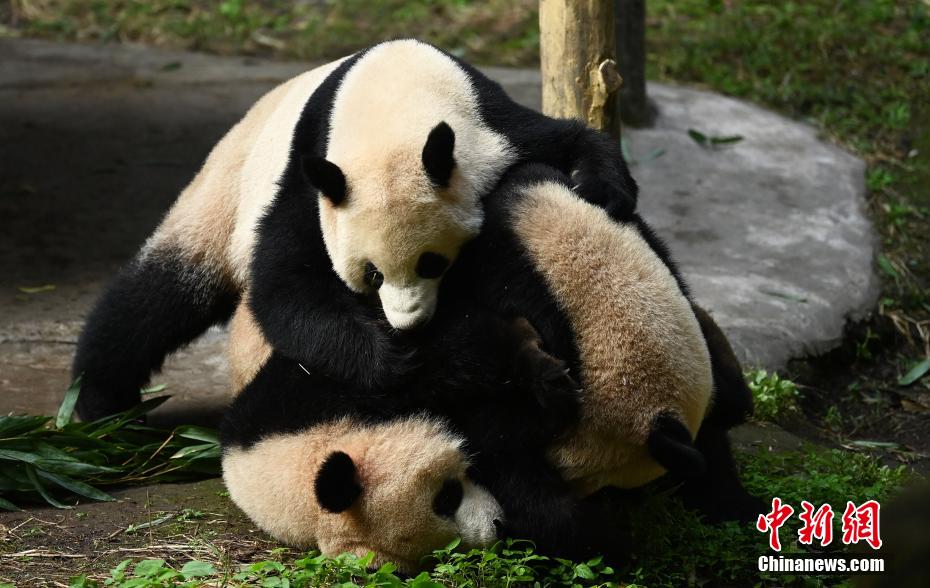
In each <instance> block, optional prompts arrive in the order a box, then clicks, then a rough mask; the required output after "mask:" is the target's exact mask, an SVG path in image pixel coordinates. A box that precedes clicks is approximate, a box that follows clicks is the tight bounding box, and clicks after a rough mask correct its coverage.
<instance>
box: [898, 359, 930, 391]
mask: <svg viewBox="0 0 930 588" xmlns="http://www.w3.org/2000/svg"><path fill="white" fill-rule="evenodd" d="M928 371H930V357H928V358H926V359H924V360H923V361H920V362H918V363H916V364H914V366H913V367H912V368H911V369H910V370H908V372H907V373H906V374H904V375H903V376H901V379H899V380H898V386H910V385H911V384H913V383H914V382H916V381H917V380H919V379H921V378H922V377H924V376H925V375H926V374H927V372H928Z"/></svg>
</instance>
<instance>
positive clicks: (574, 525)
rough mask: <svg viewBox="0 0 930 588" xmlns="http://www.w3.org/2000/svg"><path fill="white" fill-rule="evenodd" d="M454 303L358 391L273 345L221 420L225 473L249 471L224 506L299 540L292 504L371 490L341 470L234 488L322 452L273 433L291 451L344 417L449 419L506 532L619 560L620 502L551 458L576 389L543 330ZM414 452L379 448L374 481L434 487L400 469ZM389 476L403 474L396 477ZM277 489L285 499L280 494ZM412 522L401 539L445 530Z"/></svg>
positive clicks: (552, 547)
mask: <svg viewBox="0 0 930 588" xmlns="http://www.w3.org/2000/svg"><path fill="white" fill-rule="evenodd" d="M458 302H462V303H463V304H449V305H446V304H443V305H442V306H441V307H440V309H439V311H438V313H437V316H436V318H435V319H434V320H433V321H431V323H430V324H429V325H428V326H427V327H425V329H424V330H421V331H420V332H418V333H416V334H415V335H410V336H411V337H413V338H414V339H415V340H414V341H411V344H412V345H417V346H418V347H419V348H421V349H422V354H421V358H422V359H423V363H422V364H421V365H420V366H419V367H418V368H417V369H416V370H414V371H413V372H411V373H410V374H409V375H408V376H407V377H406V378H404V379H403V381H402V382H401V383H400V385H398V386H394V387H387V388H385V389H383V390H379V391H371V390H367V389H364V388H361V387H358V386H353V385H350V384H346V383H344V382H341V381H338V380H334V379H332V378H330V377H327V376H325V375H322V374H319V373H314V372H311V371H309V370H305V369H304V367H303V366H302V365H301V364H300V363H299V362H298V361H295V360H294V359H291V358H288V357H286V356H284V355H283V354H281V353H279V352H273V353H272V354H271V356H270V357H269V358H268V360H267V361H266V363H265V364H264V365H263V366H262V367H261V369H260V370H259V371H258V373H257V375H256V376H255V378H254V379H253V380H252V381H251V382H250V383H249V384H248V385H247V386H246V387H245V389H244V390H242V391H241V393H240V394H239V395H238V396H237V397H236V399H235V401H234V402H233V404H232V406H231V407H230V409H229V410H228V411H227V413H226V415H225V417H224V420H223V425H222V428H221V432H222V441H223V446H224V471H227V472H228V471H230V470H233V469H237V468H238V469H242V468H241V466H238V465H237V464H238V463H239V462H241V460H243V459H244V458H249V457H251V459H249V464H250V467H251V468H252V472H251V474H250V475H248V476H232V475H229V474H225V475H224V477H225V479H226V483H227V487H228V488H229V491H230V494H231V496H232V498H233V500H234V501H235V502H236V503H237V504H239V505H240V506H241V507H242V508H243V510H245V512H246V513H247V514H248V515H249V516H250V517H252V518H253V519H254V520H256V521H257V522H259V523H260V524H261V523H262V522H263V521H274V523H275V524H274V525H271V524H265V527H266V528H268V529H269V530H270V531H271V532H273V533H274V534H275V535H276V536H277V537H279V538H281V539H284V540H289V542H291V543H295V542H296V543H298V544H306V543H307V540H306V538H305V536H306V533H307V532H306V530H304V529H306V526H305V525H302V524H301V518H299V517H296V516H295V515H296V513H295V510H296V511H300V509H299V508H296V509H295V504H305V503H307V502H308V501H311V500H312V499H310V498H308V496H309V495H310V494H311V493H312V492H313V493H315V500H316V502H317V503H319V504H321V505H324V508H325V509H326V510H328V511H330V512H332V513H334V514H340V513H343V512H346V511H349V510H350V509H352V508H353V507H354V505H355V504H356V501H359V500H360V501H364V502H366V503H367V507H369V508H371V507H379V505H377V504H376V502H377V500H376V497H377V496H378V495H379V494H378V488H375V487H365V484H357V483H354V482H353V480H354V478H352V477H351V476H349V477H343V478H342V479H341V481H340V479H339V478H338V477H336V478H335V479H332V480H330V479H328V478H322V482H321V481H320V480H321V478H320V477H318V478H317V484H316V487H315V489H313V490H311V488H310V487H308V486H306V485H304V486H299V485H298V486H296V487H292V488H291V487H285V488H282V489H280V490H278V491H276V492H274V493H273V494H272V495H269V496H268V497H267V498H263V497H262V496H260V495H258V496H256V495H255V493H253V492H249V491H247V490H246V491H243V487H247V486H248V485H249V484H250V483H251V482H250V480H251V479H252V478H253V477H255V476H257V477H259V478H268V477H274V476H277V475H278V474H275V472H282V471H286V470H288V469H289V468H293V467H295V466H294V465H293V464H294V463H302V462H317V461H319V460H320V459H322V456H320V455H318V454H315V453H312V452H313V451H319V450H318V449H317V448H316V446H311V447H310V448H309V449H308V450H307V451H308V453H305V454H304V455H302V456H299V457H297V458H294V456H293V454H292V453H291V452H287V453H286V454H285V455H279V453H280V452H274V451H269V450H268V449H267V448H265V447H264V446H265V445H267V440H268V439H274V440H276V441H275V445H274V446H275V447H281V446H285V447H286V446H291V445H293V444H294V443H299V441H298V440H301V439H307V438H317V437H321V436H324V435H325V434H326V433H325V431H326V430H327V428H328V427H330V426H331V423H333V422H340V421H342V420H344V419H351V420H352V421H354V422H360V423H363V424H364V427H361V429H362V430H365V428H366V427H367V428H370V427H394V428H400V427H403V423H405V422H407V421H410V420H413V421H418V420H422V419H423V418H424V417H426V418H428V419H432V420H438V421H441V422H443V423H446V425H447V426H448V428H449V433H450V434H451V435H454V436H458V437H459V438H461V439H462V440H463V450H464V451H466V452H467V453H468V455H469V462H470V463H469V466H470V467H469V468H468V470H467V472H468V482H470V483H477V484H478V485H479V486H481V487H483V488H487V489H488V490H489V491H490V495H491V496H493V497H494V499H496V501H497V502H498V503H499V504H500V506H501V508H502V516H500V518H499V519H498V521H497V524H498V525H499V529H500V533H501V535H502V536H509V537H520V538H524V539H531V540H533V541H534V542H535V543H536V546H537V548H538V549H539V550H541V551H542V552H544V553H549V554H552V555H558V556H562V557H569V558H574V559H585V558H590V557H593V556H595V555H597V554H598V553H605V552H606V554H607V555H609V556H613V557H621V556H622V555H623V553H624V552H625V551H626V547H627V546H626V543H625V541H626V535H625V534H624V533H623V532H622V530H621V529H618V528H617V525H616V524H612V521H613V520H615V519H616V517H619V516H620V515H621V514H622V513H621V512H620V510H619V509H618V508H617V507H616V506H615V505H614V504H613V503H611V502H610V501H607V500H601V499H599V498H597V497H595V498H587V499H579V498H577V497H576V496H575V495H574V493H573V491H572V489H571V487H570V486H569V484H567V483H566V482H565V480H563V479H562V477H561V476H560V474H559V471H558V470H557V469H556V468H555V467H553V466H552V464H551V463H550V462H549V460H548V458H547V455H546V449H547V448H548V447H549V446H550V445H551V444H553V443H554V442H555V441H556V440H557V439H558V438H559V436H560V435H563V434H564V433H565V432H566V431H567V430H568V428H569V426H570V425H572V424H573V423H574V421H575V419H576V417H577V414H578V390H577V384H575V382H574V381H573V380H572V379H571V378H569V377H568V376H567V375H566V370H565V365H564V364H563V363H562V362H561V361H559V360H556V359H555V358H553V357H552V356H551V355H549V354H547V353H545V352H544V351H543V350H542V349H541V348H540V346H539V344H540V342H539V339H538V335H537V334H536V332H535V330H533V329H532V328H531V327H530V326H529V324H528V323H526V321H525V320H522V319H519V318H516V319H504V318H501V317H497V316H495V315H491V314H489V313H486V312H483V311H481V310H480V309H478V308H476V307H474V306H470V305H468V304H467V303H464V301H458ZM239 318H240V316H237V320H238V319H239ZM321 430H322V431H323V432H322V433H321V432H320V431H321ZM358 437H359V438H358V439H357V441H356V442H357V444H359V445H369V446H371V449H369V450H368V455H369V456H371V455H372V454H373V453H376V452H378V443H377V442H376V440H375V439H367V438H366V437H365V435H359V436H358ZM331 450H332V448H331V447H327V451H331ZM362 453H364V452H362ZM409 459H410V458H409V456H408V455H406V454H405V453H403V452H400V453H397V454H391V455H383V456H381V457H380V460H379V468H380V469H382V470H386V471H389V472H391V474H390V475H388V476H382V477H386V478H387V479H388V480H390V481H391V483H393V484H406V485H414V486H417V485H420V484H427V485H430V486H431V487H432V488H433V491H436V490H437V485H436V484H435V483H434V479H433V477H432V476H424V477H423V478H422V479H420V478H417V477H415V476H409V477H408V476H407V472H408V471H409V469H410V468H409V465H408V463H407V462H408V460H409ZM395 476H399V477H402V478H403V477H408V479H407V480H406V481H405V482H401V481H397V480H395V479H394V478H395ZM423 492H426V490H423ZM285 494H289V500H283V499H282V496H283V495H285ZM460 500H461V495H459V496H458V498H457V499H456V500H451V499H449V500H444V501H442V504H441V505H440V502H439V501H436V502H435V503H434V508H439V506H442V508H443V509H445V510H446V511H447V512H448V513H454V512H455V511H456V510H457V508H458V507H459V501H460ZM332 505H336V506H332ZM304 508H305V509H306V508H308V507H304ZM310 509H311V510H314V508H313V507H310ZM380 510H382V511H386V510H388V509H385V508H380ZM286 513H291V514H290V515H288V514H286ZM446 516H451V515H446ZM289 517H292V518H293V520H294V524H289V522H288V519H289ZM412 518H413V519H414V520H416V521H421V523H420V524H419V525H418V526H417V528H415V529H408V532H407V535H408V536H409V537H410V538H411V541H413V542H415V543H417V544H419V545H422V544H423V541H422V540H420V538H421V537H432V536H435V535H436V529H435V527H436V526H442V525H443V524H444V523H443V522H442V520H441V519H437V518H436V517H427V516H421V515H417V516H414V517H412ZM395 523H396V521H395V520H394V519H393V518H386V519H385V520H383V521H372V522H371V523H370V524H369V525H367V526H366V527H365V528H364V529H362V530H359V531H358V532H359V534H360V536H359V537H358V538H357V540H358V541H359V542H361V543H363V544H366V545H368V544H370V543H371V540H372V539H371V538H372V536H381V535H388V534H389V533H390V531H391V530H390V529H387V528H386V527H389V526H390V525H392V524H395ZM315 540H316V541H317V542H318V543H320V542H322V543H324V544H327V543H329V540H330V537H328V536H325V535H324V536H319V533H318V536H317V537H315ZM442 545H443V544H436V545H434V546H433V547H432V548H433V549H435V548H439V547H442ZM485 546H486V544H485ZM428 552H429V551H428V550H427V551H424V552H423V553H422V554H421V555H426V554H428Z"/></svg>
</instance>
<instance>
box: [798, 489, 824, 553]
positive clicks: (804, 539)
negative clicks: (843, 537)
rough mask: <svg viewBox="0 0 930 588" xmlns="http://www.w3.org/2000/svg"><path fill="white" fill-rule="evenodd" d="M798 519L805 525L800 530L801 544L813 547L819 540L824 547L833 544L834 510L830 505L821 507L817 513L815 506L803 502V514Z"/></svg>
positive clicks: (799, 539) (799, 538)
mask: <svg viewBox="0 0 930 588" xmlns="http://www.w3.org/2000/svg"><path fill="white" fill-rule="evenodd" d="M798 517H799V518H800V519H801V522H803V523H804V526H803V527H801V528H800V529H799V530H798V541H799V542H801V543H802V544H804V545H811V544H812V543H813V542H814V539H819V540H820V545H822V546H823V547H826V546H827V545H830V543H832V542H833V508H831V507H830V505H829V504H824V505H821V507H820V508H818V509H817V512H814V505H813V504H811V503H810V502H808V501H806V500H802V501H801V514H799V515H798Z"/></svg>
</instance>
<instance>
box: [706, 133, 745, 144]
mask: <svg viewBox="0 0 930 588" xmlns="http://www.w3.org/2000/svg"><path fill="white" fill-rule="evenodd" d="M742 140H743V136H742V135H727V136H725V137H711V138H710V143H711V145H730V144H732V143H739V142H740V141H742Z"/></svg>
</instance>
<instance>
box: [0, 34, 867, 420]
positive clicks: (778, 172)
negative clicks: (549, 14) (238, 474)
mask: <svg viewBox="0 0 930 588" xmlns="http://www.w3.org/2000/svg"><path fill="white" fill-rule="evenodd" d="M307 67H308V66H307V65H305V64H294V63H274V62H268V61H262V60H255V59H247V58H222V57H214V56H207V55H200V54H193V53H185V52H176V51H161V50H155V49H150V48H141V47H133V46H125V45H104V46H82V45H62V44H55V43H48V42H43V41H26V40H0V223H2V225H0V413H6V412H8V411H11V410H13V411H17V412H25V411H28V412H32V413H43V412H44V413H49V414H51V413H52V412H53V411H54V410H55V409H56V407H57V404H58V402H59V400H60V397H61V393H62V391H63V390H64V389H65V388H66V387H67V382H68V378H69V375H68V365H69V364H70V357H71V354H72V353H73V350H74V342H75V340H76V337H77V333H78V331H79V328H80V324H81V322H82V320H83V317H84V316H85V314H86V312H87V310H88V308H89V305H90V304H91V303H92V301H93V298H94V296H95V295H96V294H97V293H98V291H99V289H100V288H101V287H102V285H103V284H104V283H105V281H106V280H107V279H108V277H110V276H111V275H113V273H114V272H115V271H116V270H117V268H118V267H119V265H120V264H121V263H124V262H125V261H126V260H128V259H129V257H130V256H131V255H132V254H133V253H134V251H135V250H136V249H137V248H138V246H139V245H140V244H141V243H142V241H143V240H144V239H145V238H146V237H147V236H148V234H149V233H150V232H151V231H152V230H153V229H154V227H155V226H156V225H157V223H158V221H159V219H160V217H161V215H162V214H163V213H164V211H165V210H167V208H168V207H169V206H170V204H171V202H172V201H173V200H174V198H175V197H176V195H177V194H178V192H179V191H180V189H181V188H182V187H183V186H184V184H185V183H186V182H188V181H189V180H190V178H191V177H192V176H193V174H194V173H195V171H196V169H197V168H198V167H199V165H200V163H201V162H202V161H203V158H204V157H205V155H206V153H207V152H208V151H209V149H210V147H211V146H212V145H213V144H214V143H215V142H216V140H217V139H218V138H219V137H220V136H221V135H222V134H223V133H224V132H225V130H226V129H227V128H228V127H229V126H231V125H232V124H233V123H234V122H235V121H236V120H237V119H238V117H239V116H241V114H242V113H243V112H244V111H245V109H246V108H247V107H248V106H249V105H250V104H251V103H252V102H253V101H254V100H255V99H256V98H257V97H258V96H260V95H261V94H262V93H263V92H265V91H266V90H267V89H269V88H270V87H271V86H273V85H274V84H276V83H278V82H279V81H281V80H284V79H286V78H288V77H290V76H292V75H294V74H296V73H298V72H300V71H303V70H304V69H306V68H307ZM486 71H487V72H488V73H489V74H490V75H491V76H492V77H494V78H495V79H497V80H498V81H500V82H501V83H502V84H503V85H504V86H505V87H506V88H507V90H508V91H509V92H511V94H512V95H513V96H514V97H515V98H516V99H518V100H520V101H521V102H523V103H525V104H528V105H530V106H534V107H537V108H538V106H539V74H538V72H534V71H530V70H511V69H503V68H486ZM649 89H650V93H651V95H652V98H653V99H654V100H655V101H656V103H657V104H658V105H659V107H660V109H661V116H660V117H659V120H658V122H657V124H656V127H655V128H653V129H648V130H631V131H629V132H628V133H627V138H628V148H629V151H630V152H631V153H632V155H633V157H634V158H635V159H636V160H638V163H636V164H635V165H634V167H633V173H634V175H635V176H636V178H637V180H638V181H639V183H640V186H641V191H642V195H641V200H640V202H641V210H642V211H643V214H644V216H645V217H646V218H647V220H649V221H650V222H651V223H652V224H653V225H654V226H655V227H656V228H657V229H658V231H659V232H660V233H661V234H662V235H663V237H665V238H666V240H667V241H668V242H669V244H670V245H671V247H672V250H673V252H674V254H675V256H676V258H677V259H678V260H679V262H680V265H681V267H682V269H683V270H684V273H685V274H686V275H687V277H688V279H689V280H690V282H691V283H692V285H693V289H694V293H695V295H696V297H697V299H698V300H699V301H700V302H701V303H702V304H704V305H705V306H707V307H708V308H709V309H711V311H712V312H713V314H714V316H715V317H716V318H717V320H718V322H719V323H720V324H721V326H722V327H723V328H724V329H725V330H726V332H727V333H728V334H729V335H730V336H731V338H732V339H733V341H734V344H735V346H736V348H737V350H738V352H739V353H740V354H741V355H742V356H743V358H744V359H746V360H747V361H748V363H750V364H756V365H761V366H766V367H770V368H779V367H782V366H783V365H784V364H785V362H786V361H787V360H788V359H789V358H792V357H799V356H804V355H808V354H816V353H822V352H824V351H826V350H828V349H830V348H831V347H833V346H835V345H837V344H838V343H839V342H840V340H841V336H842V331H843V326H844V324H845V322H846V321H847V320H848V319H849V318H850V317H858V316H861V315H862V314H863V313H865V312H867V311H868V310H869V309H870V308H871V307H872V305H873V304H874V302H875V299H876V296H877V292H878V287H877V280H876V277H875V275H874V272H873V269H872V257H873V252H874V247H875V239H874V235H873V232H872V230H871V227H870V225H869V222H868V220H867V218H866V216H865V213H864V198H863V195H864V186H863V163H862V162H861V161H860V160H859V159H857V158H855V157H853V156H851V155H850V154H848V153H846V152H845V151H843V150H841V149H838V148H836V147H834V146H832V145H829V144H828V143H825V142H824V141H821V140H820V139H818V137H817V134H816V131H815V130H814V129H813V128H811V127H809V126H807V125H804V124H801V123H797V122H794V121H791V120H788V119H786V118H784V117H781V116H779V115H777V114H774V113H772V112H769V111H766V110H763V109H761V108H758V107H755V106H752V105H749V104H746V103H744V102H740V101H736V100H732V99H729V98H724V97H722V96H719V95H717V94H713V93H710V92H704V91H698V90H692V89H687V88H680V87H673V86H667V85H660V84H652V85H650V88H649ZM689 128H694V129H698V130H700V131H702V132H704V133H705V134H707V135H730V134H739V135H742V136H743V137H744V139H743V140H742V141H741V142H739V143H736V144H734V145H732V146H728V147H724V148H719V149H713V150H711V149H705V148H702V147H700V146H698V145H697V144H696V143H695V142H694V141H693V140H692V139H690V138H689V137H688V135H687V130H688V129H689ZM656 149H661V150H662V152H663V154H662V155H661V156H659V157H653V156H650V154H651V153H652V152H653V151H654V150H656ZM653 155H654V154H653ZM44 284H54V285H55V289H54V290H52V291H47V292H42V293H36V294H26V293H24V292H21V291H20V290H18V288H19V287H21V286H38V285H44ZM224 373H225V357H224V355H223V334H222V332H221V331H217V330H214V331H212V332H211V334H210V335H208V336H206V337H204V338H203V339H202V340H201V341H200V342H199V343H197V344H196V345H194V346H193V347H192V348H191V349H189V350H186V351H182V352H180V353H178V354H177V355H176V356H175V357H173V358H171V359H170V360H169V362H168V365H167V366H166V370H165V373H164V374H163V375H162V376H158V377H157V378H156V381H159V382H167V383H168V384H169V389H168V392H170V393H172V394H175V395H176V396H178V397H179V398H176V399H175V400H173V401H172V402H170V403H168V405H166V406H165V407H163V410H165V411H168V412H171V411H172V410H173V411H176V412H178V413H180V414H184V415H185V416H184V417H181V418H185V420H190V415H191V410H194V411H197V412H199V411H201V410H202V411H209V410H211V409H215V408H216V407H217V406H218V405H221V404H222V402H223V401H224V399H225V398H226V392H225V387H224V378H225V376H224ZM171 406H173V407H174V408H173V409H172V408H170V407H171Z"/></svg>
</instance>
